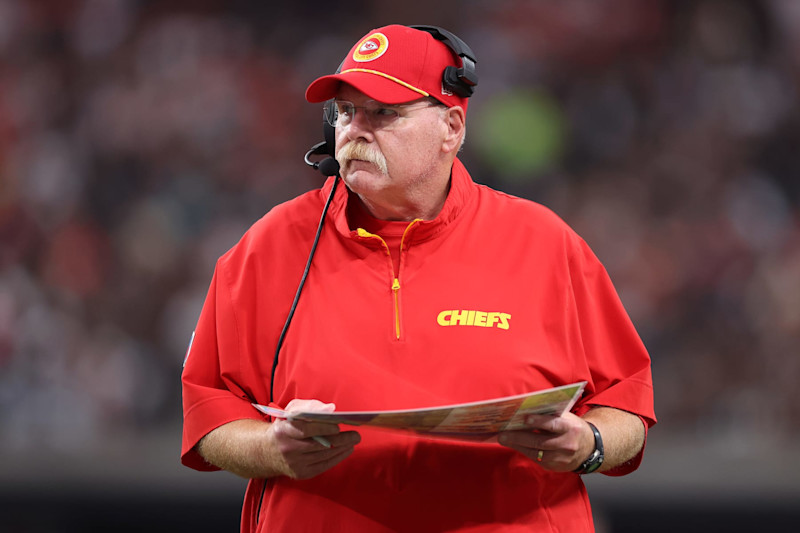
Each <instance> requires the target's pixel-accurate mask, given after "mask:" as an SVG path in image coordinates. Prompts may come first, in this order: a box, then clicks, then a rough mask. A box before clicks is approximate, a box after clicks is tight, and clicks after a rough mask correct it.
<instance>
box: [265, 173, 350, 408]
mask: <svg viewBox="0 0 800 533" xmlns="http://www.w3.org/2000/svg"><path fill="white" fill-rule="evenodd" d="M338 184H339V178H338V177H337V178H335V180H334V182H333V187H332V188H331V192H330V194H329V195H328V199H327V200H326V201H325V207H324V208H323V209H322V216H320V218H319V225H318V226H317V234H316V235H315V236H314V244H312V245H311V252H309V254H308V260H307V261H306V268H305V270H303V277H302V278H300V284H299V285H298V286H297V292H296V293H295V295H294V301H293V302H292V307H291V308H290V309H289V316H287V317H286V322H285V323H284V324H283V330H281V335H280V337H278V345H277V346H276V347H275V357H273V359H272V372H271V374H270V378H269V402H270V403H272V402H273V401H274V399H275V398H274V394H273V392H272V391H273V388H274V385H275V370H276V369H277V368H278V354H279V353H280V351H281V347H282V346H283V340H284V339H285V338H286V332H287V331H288V330H289V324H291V323H292V317H294V312H295V310H296V309H297V302H299V301H300V293H301V292H303V285H305V284H306V278H307V277H308V272H309V270H311V261H312V260H313V259H314V253H316V251H317V243H319V236H320V234H322V227H323V225H324V223H325V215H326V214H327V213H328V207H330V205H331V201H332V200H333V195H334V193H336V186H337V185H338Z"/></svg>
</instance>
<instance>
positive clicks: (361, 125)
mask: <svg viewBox="0 0 800 533" xmlns="http://www.w3.org/2000/svg"><path fill="white" fill-rule="evenodd" d="M343 128H344V129H345V131H346V133H347V138H348V139H350V140H351V141H354V140H356V139H364V140H366V141H372V139H373V129H372V125H371V124H370V123H369V120H368V118H367V114H366V112H365V111H364V110H363V109H358V110H356V112H355V113H354V115H353V118H352V120H351V121H350V123H349V124H348V125H347V126H343Z"/></svg>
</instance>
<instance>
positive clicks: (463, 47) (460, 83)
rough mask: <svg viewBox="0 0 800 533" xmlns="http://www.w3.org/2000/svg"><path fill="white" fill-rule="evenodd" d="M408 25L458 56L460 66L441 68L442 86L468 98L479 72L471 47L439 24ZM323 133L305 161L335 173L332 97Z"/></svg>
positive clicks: (326, 108)
mask: <svg viewBox="0 0 800 533" xmlns="http://www.w3.org/2000/svg"><path fill="white" fill-rule="evenodd" d="M409 28H414V29H415V30H420V31H425V32H428V33H430V34H431V35H432V36H433V38H434V39H436V40H437V41H441V42H443V43H444V44H445V45H447V47H448V48H450V50H452V52H453V53H454V54H455V55H457V56H458V57H459V58H460V59H461V67H455V66H452V65H450V66H447V67H445V69H444V72H442V88H443V89H444V90H446V91H450V92H451V93H453V94H456V95H458V96H460V97H462V98H469V97H470V96H472V94H473V93H474V92H475V86H476V85H478V74H477V72H476V71H475V65H476V63H477V60H476V59H475V53H474V52H473V51H472V49H471V48H470V47H469V46H468V45H467V43H465V42H464V41H462V40H461V39H460V38H459V37H458V36H457V35H455V34H454V33H452V32H449V31H447V30H445V29H444V28H440V27H438V26H422V25H411V26H409ZM343 64H344V61H342V63H340V64H339V68H337V69H336V73H337V74H338V73H339V72H341V71H342V65H343ZM322 113H323V117H322V134H323V139H325V140H324V141H322V142H320V143H317V144H315V145H314V146H312V147H311V149H310V150H309V151H308V152H306V155H305V159H304V160H305V162H306V164H307V165H309V166H311V167H313V168H315V169H317V170H319V171H320V172H321V173H322V174H323V175H324V176H326V177H327V176H338V175H339V163H338V162H337V161H336V159H334V150H335V148H336V130H335V128H334V127H333V126H332V124H335V123H336V106H334V105H333V100H328V101H327V102H325V104H324V105H323V107H322ZM312 155H326V156H328V157H325V158H323V159H322V160H320V161H317V162H314V161H311V159H310V158H311V156H312Z"/></svg>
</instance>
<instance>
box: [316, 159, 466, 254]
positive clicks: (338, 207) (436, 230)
mask: <svg viewBox="0 0 800 533" xmlns="http://www.w3.org/2000/svg"><path fill="white" fill-rule="evenodd" d="M334 179H336V178H328V181H327V182H325V185H324V186H323V187H322V189H321V193H322V195H321V197H322V199H323V201H324V199H325V198H327V196H328V194H330V190H331V187H333V180H334ZM474 195H475V184H474V183H473V181H472V178H471V177H470V175H469V173H468V172H467V169H466V168H465V167H464V165H463V164H462V163H461V161H459V160H458V158H456V159H455V161H454V162H453V169H452V171H451V174H450V190H449V191H448V193H447V199H446V200H445V202H444V206H442V210H441V211H440V212H439V215H437V217H436V218H434V219H433V220H422V221H418V222H417V223H416V224H414V225H413V228H412V231H411V232H410V233H411V234H410V235H408V236H407V238H408V239H413V240H414V241H417V242H419V241H425V240H428V239H432V238H434V237H436V236H437V235H439V234H440V233H441V232H442V231H444V230H445V229H447V227H448V226H449V225H450V224H452V223H453V222H455V221H456V220H457V219H458V217H459V215H460V214H461V213H462V212H463V211H464V210H465V209H466V208H467V207H468V206H469V203H470V201H471V200H472V198H473V197H474ZM349 197H350V194H349V191H348V190H347V187H337V190H336V195H335V196H334V199H333V202H332V203H331V207H330V214H329V216H330V220H332V221H333V223H334V225H335V227H336V231H337V233H339V234H340V235H342V236H343V237H348V238H350V239H355V240H363V237H360V236H359V235H358V233H357V232H356V231H355V230H352V229H350V227H349V226H348V224H347V214H346V213H347V202H348V200H349Z"/></svg>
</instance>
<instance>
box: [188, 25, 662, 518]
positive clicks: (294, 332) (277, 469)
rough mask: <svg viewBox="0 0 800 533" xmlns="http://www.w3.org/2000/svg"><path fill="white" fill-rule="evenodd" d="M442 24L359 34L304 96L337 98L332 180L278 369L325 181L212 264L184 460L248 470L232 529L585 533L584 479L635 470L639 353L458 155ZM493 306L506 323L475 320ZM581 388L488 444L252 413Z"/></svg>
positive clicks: (393, 405)
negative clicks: (561, 406) (571, 403)
mask: <svg viewBox="0 0 800 533" xmlns="http://www.w3.org/2000/svg"><path fill="white" fill-rule="evenodd" d="M435 34H436V32H435V31H430V30H420V29H413V28H409V27H405V26H398V25H392V26H386V27H383V28H379V29H376V30H373V31H372V32H370V33H369V34H367V35H366V36H365V37H364V38H363V39H361V40H360V41H359V42H358V43H356V45H355V46H354V47H353V48H352V49H351V50H350V52H349V54H348V56H347V57H346V59H345V61H344V62H343V63H342V65H341V66H340V70H339V72H338V73H337V74H335V75H330V76H323V77H322V78H319V79H317V80H316V81H314V82H313V83H312V84H311V85H310V86H309V88H308V90H307V92H306V98H307V99H308V100H309V101H311V102H323V101H326V100H328V99H331V98H335V99H336V101H335V104H334V105H335V109H336V111H337V116H336V117H335V118H334V119H333V124H334V125H335V145H336V158H337V160H338V161H339V163H340V165H341V179H342V180H343V182H344V183H345V185H346V188H345V187H339V188H338V189H337V190H335V191H334V194H333V198H332V201H331V204H330V210H329V211H328V213H327V214H326V215H325V218H324V220H323V221H322V224H323V227H322V233H321V238H320V240H319V245H318V248H317V250H316V255H315V256H314V259H313V262H312V266H311V268H310V270H309V272H308V277H307V280H306V282H305V285H304V288H303V292H302V295H301V298H300V299H299V301H298V302H297V307H296V310H295V312H294V315H293V319H292V321H291V324H290V327H289V328H288V331H287V333H286V336H285V341H284V342H283V344H282V346H281V347H280V351H279V358H278V361H279V363H278V364H277V366H276V367H275V369H273V368H272V365H273V361H274V356H273V353H274V350H275V347H276V346H277V345H278V342H279V338H281V337H282V336H281V330H282V329H283V327H284V324H285V322H286V317H287V316H288V315H289V313H290V308H291V305H292V301H293V299H294V295H295V290H296V289H297V287H298V283H299V282H300V280H301V277H302V275H303V270H304V268H305V263H306V260H307V254H308V251H309V249H310V248H311V245H312V241H313V239H314V235H315V231H316V226H317V223H318V222H319V221H320V213H321V212H322V210H323V204H324V203H325V199H326V197H327V196H328V194H329V193H330V192H331V189H332V187H333V184H334V181H335V179H336V178H329V179H328V181H327V182H326V184H325V185H324V187H323V188H322V190H319V191H312V192H309V193H306V194H304V195H302V196H300V197H298V198H296V199H294V200H291V201H289V202H287V203H285V204H282V205H279V206H277V207H276V208H274V209H273V210H272V211H271V212H269V213H268V214H267V215H266V216H265V217H264V218H263V219H261V220H260V221H258V222H257V223H256V224H255V225H254V226H253V227H252V228H251V229H250V230H249V231H248V232H247V234H246V235H245V236H244V237H243V239H242V240H241V241H240V242H239V243H238V244H237V245H236V246H235V247H234V248H233V249H232V250H230V251H229V252H228V253H227V254H225V255H224V256H223V257H222V258H220V260H219V262H218V264H217V268H216V271H215V274H214V278H213V280H212V283H211V288H210V290H209V294H208V298H207V300H206V303H205V306H204V308H203V311H202V313H201V316H200V319H199V322H198V325H197V329H196V332H195V337H194V340H193V343H192V346H191V348H190V352H189V354H188V355H187V360H186V363H185V368H184V372H183V394H184V436H183V448H182V461H183V463H184V464H186V465H188V466H190V467H192V468H196V469H199V470H214V469H219V468H222V469H226V470H229V471H231V472H233V473H235V474H238V475H240V476H243V477H245V478H249V479H250V483H249V485H248V489H247V493H246V496H245V503H244V509H243V514H242V531H359V532H365V531H366V532H371V531H376V532H377V531H460V530H463V531H562V532H564V531H569V532H571V533H572V532H582V531H593V525H592V516H591V509H590V506H589V502H588V498H587V495H586V491H585V489H584V486H583V483H582V481H581V475H582V474H585V473H588V472H591V471H594V470H595V469H599V471H602V472H604V473H607V474H610V475H622V474H626V473H628V472H630V471H633V470H635V469H636V468H637V467H638V465H639V462H640V460H641V455H642V452H643V449H644V442H645V435H646V429H647V427H648V426H650V425H652V424H654V423H655V416H654V413H653V398H652V380H651V375H650V359H649V356H648V354H647V352H646V350H645V349H644V347H643V345H642V343H641V341H640V339H639V337H638V335H637V334H636V332H635V330H634V328H633V326H632V325H631V323H630V320H629V319H628V317H627V315H626V313H625V312H624V310H623V308H622V306H621V304H620V302H619V299H618V298H617V296H616V293H615V292H614V289H613V287H612V285H611V283H610V281H609V279H608V276H607V275H606V273H605V270H604V269H603V267H602V266H601V265H600V264H599V262H598V260H597V259H596V258H595V256H594V255H593V254H592V252H591V251H590V250H589V248H588V247H587V245H586V244H585V243H584V242H583V241H582V240H581V239H580V238H579V237H578V236H577V235H576V234H575V233H574V232H573V231H572V230H570V229H569V228H568V227H567V226H566V225H565V224H564V223H563V222H562V221H561V220H560V219H559V218H558V217H557V216H556V215H554V214H553V213H552V212H550V211H549V210H547V209H546V208H544V207H542V206H540V205H538V204H535V203H533V202H530V201H527V200H522V199H519V198H514V197H510V196H508V195H504V194H502V193H498V192H496V191H493V190H491V189H489V188H487V187H484V186H480V185H477V184H475V183H474V182H473V181H472V179H471V178H470V176H469V174H468V173H467V170H466V169H465V168H464V166H463V165H462V164H461V162H460V161H459V160H458V159H457V157H456V155H457V152H458V150H459V148H460V147H461V143H462V141H463V139H464V134H465V129H466V111H467V97H466V96H465V95H467V94H469V92H471V91H468V90H466V89H467V88H466V87H460V88H459V87H457V86H455V85H453V84H452V83H450V82H447V83H445V82H444V81H443V80H444V78H443V72H445V70H446V67H449V66H452V67H456V68H465V65H466V64H465V61H467V60H466V59H463V58H461V57H458V56H457V55H455V54H454V52H453V50H452V46H448V45H447V44H445V43H444V42H442V41H441V40H438V39H436V38H435V37H434V36H435ZM469 66H470V65H466V67H469ZM467 70H468V69H467ZM463 72H464V71H462V73H463ZM451 73H452V72H451ZM467 74H469V72H467ZM474 81H475V80H474V79H468V78H467V79H466V80H460V81H459V83H462V82H463V84H472V85H474ZM454 89H455V90H456V91H457V92H454ZM461 89H464V90H461ZM459 93H461V94H459ZM490 313H495V314H494V316H496V317H497V316H502V317H503V320H475V319H474V317H475V316H482V317H485V316H488V315H489V314H490ZM470 316H471V317H473V318H472V319H470V318H469V317H470ZM273 373H274V375H273ZM584 380H585V381H586V382H587V385H586V390H585V392H584V395H583V397H582V398H581V399H580V400H579V401H578V403H577V404H576V406H575V408H574V409H573V412H570V413H566V414H564V415H563V416H561V417H534V418H533V419H531V420H530V422H531V424H532V426H533V429H531V430H527V431H517V432H505V433H503V434H501V435H500V436H499V439H498V441H499V443H488V444H487V443H467V442H461V441H447V440H432V439H425V438H418V437H414V436H411V435H407V434H404V433H399V432H388V431H380V430H371V429H369V428H365V427H362V428H358V430H357V431H355V430H353V429H347V428H339V427H337V426H335V425H331V424H323V423H303V422H299V421H294V422H289V421H286V420H274V421H269V420H266V419H264V418H262V417H261V416H260V415H259V413H258V412H257V411H256V410H255V409H254V408H253V406H252V405H251V403H253V402H255V403H260V404H265V403H269V402H270V399H271V398H273V399H274V403H275V404H277V405H278V406H280V407H284V408H285V409H287V410H298V409H302V410H333V409H336V410H344V411H360V410H384V409H386V410H389V409H406V408H417V407H429V406H436V405H447V404H455V403H462V402H470V401H479V400H486V399H491V398H496V397H502V396H510V395H514V394H521V393H526V392H531V391H535V390H539V389H544V388H549V387H553V386H559V385H565V384H569V383H573V382H577V381H584Z"/></svg>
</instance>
